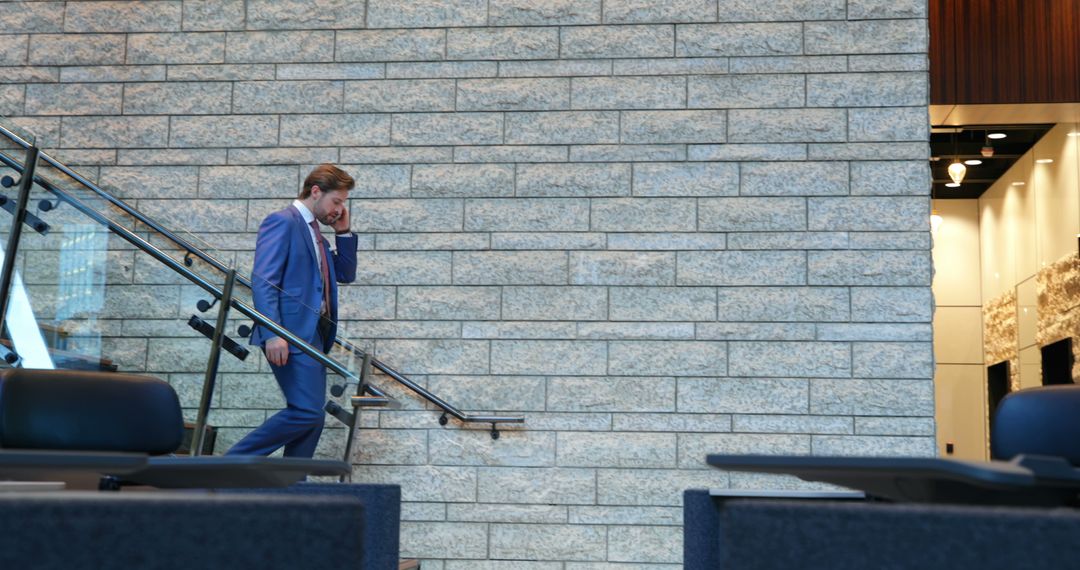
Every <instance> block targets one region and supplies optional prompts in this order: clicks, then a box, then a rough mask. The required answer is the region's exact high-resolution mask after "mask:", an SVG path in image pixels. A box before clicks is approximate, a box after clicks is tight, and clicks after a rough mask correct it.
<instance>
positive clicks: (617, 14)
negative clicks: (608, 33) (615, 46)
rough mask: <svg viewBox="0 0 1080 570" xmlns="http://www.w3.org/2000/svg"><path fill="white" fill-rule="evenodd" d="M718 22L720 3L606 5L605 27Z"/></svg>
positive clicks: (629, 1) (624, 0) (638, 0)
mask: <svg viewBox="0 0 1080 570" xmlns="http://www.w3.org/2000/svg"><path fill="white" fill-rule="evenodd" d="M715 21H716V0H689V1H675V2H672V1H662V2H657V1H655V0H608V1H607V2H605V3H604V23H605V24H648V23H653V22H656V23H674V22H715Z"/></svg>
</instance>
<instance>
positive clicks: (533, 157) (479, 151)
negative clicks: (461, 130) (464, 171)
mask: <svg viewBox="0 0 1080 570" xmlns="http://www.w3.org/2000/svg"><path fill="white" fill-rule="evenodd" d="M567 155H568V147H565V146H528V145H521V146H510V145H501V146H494V147H492V146H459V147H455V148H454V162H566V158H567Z"/></svg>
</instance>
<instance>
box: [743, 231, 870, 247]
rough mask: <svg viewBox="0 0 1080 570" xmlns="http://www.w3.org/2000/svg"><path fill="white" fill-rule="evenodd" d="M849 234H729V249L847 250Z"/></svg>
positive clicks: (849, 240)
mask: <svg viewBox="0 0 1080 570" xmlns="http://www.w3.org/2000/svg"><path fill="white" fill-rule="evenodd" d="M850 242H851V239H850V236H849V234H848V233H847V232H800V233H791V232H750V233H733V234H728V249H846V248H848V247H849V246H850Z"/></svg>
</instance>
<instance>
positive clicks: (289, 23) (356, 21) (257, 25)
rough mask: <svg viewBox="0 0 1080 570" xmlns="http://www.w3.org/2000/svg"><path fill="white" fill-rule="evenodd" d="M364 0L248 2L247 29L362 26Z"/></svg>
mask: <svg viewBox="0 0 1080 570" xmlns="http://www.w3.org/2000/svg"><path fill="white" fill-rule="evenodd" d="M364 4H365V2H364V0H249V2H248V3H247V27H248V29H249V30H293V29H296V30H306V29H316V30H324V29H327V28H330V29H342V28H362V27H364V8H365V6H364Z"/></svg>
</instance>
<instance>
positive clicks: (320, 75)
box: [276, 63, 386, 94]
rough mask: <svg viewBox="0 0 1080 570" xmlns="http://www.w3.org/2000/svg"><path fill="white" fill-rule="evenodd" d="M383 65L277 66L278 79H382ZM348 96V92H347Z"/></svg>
mask: <svg viewBox="0 0 1080 570" xmlns="http://www.w3.org/2000/svg"><path fill="white" fill-rule="evenodd" d="M385 73H386V66H384V65H383V64H381V63H314V64H311V63H308V64H304V63H297V64H291V65H290V64H281V65H278V66H277V77H276V78H277V79H382V78H383V76H384V75H385ZM346 94H348V91H346Z"/></svg>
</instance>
